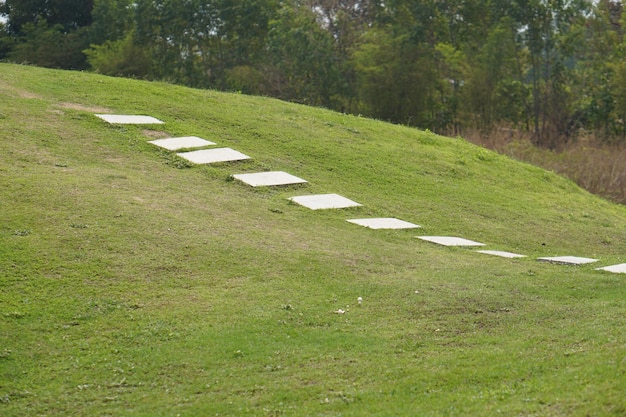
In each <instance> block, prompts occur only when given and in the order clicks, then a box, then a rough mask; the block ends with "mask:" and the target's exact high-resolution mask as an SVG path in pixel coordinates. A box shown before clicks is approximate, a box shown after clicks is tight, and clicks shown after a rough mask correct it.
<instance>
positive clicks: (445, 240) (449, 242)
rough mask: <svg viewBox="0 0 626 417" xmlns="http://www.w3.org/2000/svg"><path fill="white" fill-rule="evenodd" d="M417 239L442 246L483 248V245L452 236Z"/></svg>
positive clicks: (420, 237) (419, 237)
mask: <svg viewBox="0 0 626 417" xmlns="http://www.w3.org/2000/svg"><path fill="white" fill-rule="evenodd" d="M417 238H418V239H422V240H425V241H428V242H432V243H436V244H438V245H443V246H485V244H484V243H479V242H474V241H473V240H469V239H464V238H462V237H454V236H417Z"/></svg>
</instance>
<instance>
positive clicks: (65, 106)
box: [57, 103, 112, 113]
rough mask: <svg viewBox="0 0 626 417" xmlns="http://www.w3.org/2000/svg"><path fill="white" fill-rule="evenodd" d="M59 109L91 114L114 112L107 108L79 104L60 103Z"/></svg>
mask: <svg viewBox="0 0 626 417" xmlns="http://www.w3.org/2000/svg"><path fill="white" fill-rule="evenodd" d="M57 107H61V108H63V109H70V110H79V111H87V112H91V113H111V112H112V110H111V109H109V108H107V107H100V106H85V105H83V104H78V103H58V104H57Z"/></svg>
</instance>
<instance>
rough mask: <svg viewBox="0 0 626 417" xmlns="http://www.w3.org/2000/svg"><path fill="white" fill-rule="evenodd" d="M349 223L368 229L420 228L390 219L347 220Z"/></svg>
mask: <svg viewBox="0 0 626 417" xmlns="http://www.w3.org/2000/svg"><path fill="white" fill-rule="evenodd" d="M347 221H349V222H350V223H354V224H358V225H360V226H365V227H369V228H370V229H414V228H416V227H422V226H419V225H417V224H413V223H409V222H405V221H404V220H400V219H395V218H391V217H384V218H375V219H352V220H347Z"/></svg>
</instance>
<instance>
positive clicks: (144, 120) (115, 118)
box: [96, 114, 163, 125]
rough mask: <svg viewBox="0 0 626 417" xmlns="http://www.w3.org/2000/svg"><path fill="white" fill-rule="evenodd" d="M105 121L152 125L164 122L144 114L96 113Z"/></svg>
mask: <svg viewBox="0 0 626 417" xmlns="http://www.w3.org/2000/svg"><path fill="white" fill-rule="evenodd" d="M96 116H97V117H99V118H101V119H102V120H104V121H105V122H108V123H112V124H121V125H150V124H163V122H162V121H160V120H159V119H156V118H154V117H152V116H142V115H133V114H96Z"/></svg>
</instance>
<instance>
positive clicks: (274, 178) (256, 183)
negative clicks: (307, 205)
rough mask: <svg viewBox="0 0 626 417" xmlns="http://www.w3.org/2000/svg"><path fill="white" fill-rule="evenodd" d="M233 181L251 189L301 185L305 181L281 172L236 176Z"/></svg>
mask: <svg viewBox="0 0 626 417" xmlns="http://www.w3.org/2000/svg"><path fill="white" fill-rule="evenodd" d="M233 177H234V178H235V179H238V180H239V181H241V182H244V183H246V184H248V185H250V186H252V187H264V186H273V185H289V184H303V183H306V180H303V179H302V178H298V177H296V176H295V175H291V174H288V173H286V172H283V171H271V172H256V173H253V174H236V175H233Z"/></svg>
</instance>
